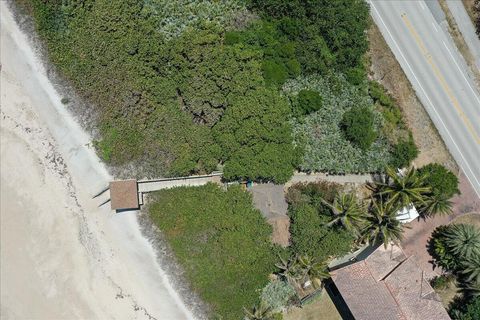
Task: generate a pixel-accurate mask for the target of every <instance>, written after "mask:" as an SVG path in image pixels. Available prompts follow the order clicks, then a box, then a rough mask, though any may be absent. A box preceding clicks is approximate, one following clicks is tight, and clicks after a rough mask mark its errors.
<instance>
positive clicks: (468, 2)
mask: <svg viewBox="0 0 480 320" xmlns="http://www.w3.org/2000/svg"><path fill="white" fill-rule="evenodd" d="M462 2H463V6H464V7H465V9H466V10H467V13H468V15H469V16H470V19H472V23H473V25H475V19H476V17H477V16H476V12H475V9H474V8H473V7H474V5H475V0H462Z"/></svg>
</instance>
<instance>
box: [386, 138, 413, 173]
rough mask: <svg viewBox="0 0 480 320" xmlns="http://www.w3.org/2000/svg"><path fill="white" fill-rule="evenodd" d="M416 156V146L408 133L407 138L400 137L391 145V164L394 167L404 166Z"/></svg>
mask: <svg viewBox="0 0 480 320" xmlns="http://www.w3.org/2000/svg"><path fill="white" fill-rule="evenodd" d="M417 156H418V148H417V145H416V144H415V141H414V140H413V135H412V134H411V133H410V134H409V136H408V139H402V140H400V141H399V142H398V143H397V144H395V145H394V146H393V150H392V158H391V159H392V160H391V165H392V166H393V167H395V168H406V167H408V166H409V165H410V163H411V162H412V160H413V159H415V158H416V157H417Z"/></svg>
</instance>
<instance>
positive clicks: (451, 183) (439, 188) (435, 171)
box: [418, 163, 460, 198]
mask: <svg viewBox="0 0 480 320" xmlns="http://www.w3.org/2000/svg"><path fill="white" fill-rule="evenodd" d="M418 171H419V173H420V174H422V175H425V176H426V178H425V184H426V185H428V186H430V188H431V189H432V192H433V193H434V194H435V195H438V196H442V197H445V198H451V197H453V196H454V195H455V194H459V193H460V190H458V183H459V181H458V178H457V176H456V175H455V174H454V173H453V172H452V171H450V170H448V169H447V168H445V167H444V166H442V165H441V164H438V163H431V164H427V165H426V166H424V167H422V168H420V169H419V170H418Z"/></svg>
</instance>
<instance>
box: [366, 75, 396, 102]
mask: <svg viewBox="0 0 480 320" xmlns="http://www.w3.org/2000/svg"><path fill="white" fill-rule="evenodd" d="M368 93H369V94H370V97H372V99H373V101H374V102H378V103H380V104H381V105H382V106H385V107H390V108H393V107H395V102H394V100H393V98H392V97H390V95H389V94H388V93H387V91H386V90H385V88H384V87H383V86H382V85H381V84H380V83H378V82H376V81H370V82H369V86H368Z"/></svg>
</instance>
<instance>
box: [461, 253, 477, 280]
mask: <svg viewBox="0 0 480 320" xmlns="http://www.w3.org/2000/svg"><path fill="white" fill-rule="evenodd" d="M460 266H461V271H460V273H461V274H462V275H463V276H464V277H465V281H467V282H480V256H478V257H476V258H473V259H472V258H470V259H463V260H462V261H461V262H460Z"/></svg>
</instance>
